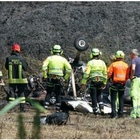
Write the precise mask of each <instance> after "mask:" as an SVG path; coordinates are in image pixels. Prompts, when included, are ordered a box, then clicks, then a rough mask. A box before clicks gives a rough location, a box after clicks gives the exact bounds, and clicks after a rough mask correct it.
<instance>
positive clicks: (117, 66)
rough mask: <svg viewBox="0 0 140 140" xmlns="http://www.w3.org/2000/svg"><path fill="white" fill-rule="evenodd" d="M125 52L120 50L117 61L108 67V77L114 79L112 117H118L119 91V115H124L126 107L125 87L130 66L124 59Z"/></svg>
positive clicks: (111, 88) (111, 92)
mask: <svg viewBox="0 0 140 140" xmlns="http://www.w3.org/2000/svg"><path fill="white" fill-rule="evenodd" d="M124 56H125V54H124V52H123V51H121V50H118V51H117V52H116V53H115V57H116V61H115V62H113V63H112V64H111V65H110V66H109V68H108V78H110V79H111V80H112V86H111V87H110V88H109V91H110V94H111V109H112V111H111V116H110V117H111V118H116V116H117V113H116V99H117V93H118V100H119V109H118V117H119V118H121V117H123V109H124V89H125V82H126V81H127V79H128V78H129V66H128V64H127V63H125V62H124V61H123V59H124Z"/></svg>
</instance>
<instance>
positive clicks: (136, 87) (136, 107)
mask: <svg viewBox="0 0 140 140" xmlns="http://www.w3.org/2000/svg"><path fill="white" fill-rule="evenodd" d="M138 55H139V52H138V50H137V49H132V50H131V52H130V58H131V67H130V80H131V86H130V97H131V98H132V104H133V107H132V109H131V112H130V118H139V117H140V57H138Z"/></svg>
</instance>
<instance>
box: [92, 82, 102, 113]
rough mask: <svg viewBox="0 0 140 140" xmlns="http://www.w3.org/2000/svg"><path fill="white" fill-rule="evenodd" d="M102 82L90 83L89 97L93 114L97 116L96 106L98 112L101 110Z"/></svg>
mask: <svg viewBox="0 0 140 140" xmlns="http://www.w3.org/2000/svg"><path fill="white" fill-rule="evenodd" d="M102 86H103V82H91V86H90V96H91V100H92V108H93V113H94V114H98V113H99V110H98V104H99V109H100V111H101V110H102V109H103V98H102V89H101V87H102Z"/></svg>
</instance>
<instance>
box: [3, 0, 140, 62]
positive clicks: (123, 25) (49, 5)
mask: <svg viewBox="0 0 140 140" xmlns="http://www.w3.org/2000/svg"><path fill="white" fill-rule="evenodd" d="M0 13H1V14H0V47H1V52H0V55H1V60H2V61H3V60H5V56H7V55H9V53H10V51H11V45H12V44H13V43H19V44H21V46H22V53H23V55H25V56H31V57H32V58H34V59H38V60H41V61H42V60H44V59H45V58H46V57H47V56H48V55H49V54H50V49H51V47H52V46H53V45H54V44H60V45H61V46H62V48H63V50H64V52H65V54H67V55H69V56H72V57H73V54H74V53H75V52H76V50H75V48H74V47H73V42H74V39H75V37H77V36H84V37H86V38H87V39H88V41H89V46H90V48H91V47H95V46H96V47H99V48H100V49H101V51H102V52H103V55H105V56H106V58H108V54H110V53H114V52H115V51H116V50H118V49H122V50H124V51H125V53H126V54H128V53H129V51H130V49H131V48H138V49H139V46H140V2H138V1H136V2H127V1H125V2H114V1H112V2H111V1H110V2H105V1H104V2H94V1H91V2H80V1H79V2H78V1H77V2H72V1H71V2H66V1H65V2H48V1H44V2H0ZM90 48H89V50H88V51H87V53H86V54H88V53H89V51H90ZM87 57H89V55H87Z"/></svg>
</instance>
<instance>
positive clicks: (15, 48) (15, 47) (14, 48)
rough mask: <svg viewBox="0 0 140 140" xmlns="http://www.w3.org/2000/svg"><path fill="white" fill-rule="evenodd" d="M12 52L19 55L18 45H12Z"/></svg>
mask: <svg viewBox="0 0 140 140" xmlns="http://www.w3.org/2000/svg"><path fill="white" fill-rule="evenodd" d="M12 51H17V52H19V53H20V45H19V44H14V45H13V46H12Z"/></svg>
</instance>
